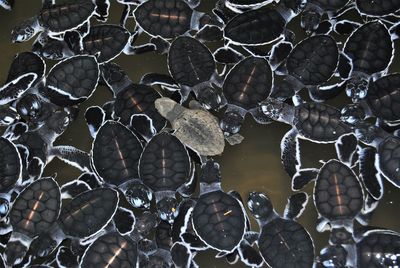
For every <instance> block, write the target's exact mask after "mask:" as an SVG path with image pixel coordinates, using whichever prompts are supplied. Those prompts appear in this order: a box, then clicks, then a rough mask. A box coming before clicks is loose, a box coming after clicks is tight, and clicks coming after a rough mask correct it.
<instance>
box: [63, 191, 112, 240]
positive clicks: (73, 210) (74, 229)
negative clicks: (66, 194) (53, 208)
mask: <svg viewBox="0 0 400 268" xmlns="http://www.w3.org/2000/svg"><path fill="white" fill-rule="evenodd" d="M118 201H119V198H118V192H117V191H115V190H113V189H111V188H98V189H94V190H90V191H86V192H84V193H82V194H80V195H78V196H76V197H75V198H74V199H72V200H71V202H69V203H68V204H67V205H66V206H64V207H63V209H62V211H61V213H60V218H59V219H58V224H59V226H60V228H61V230H62V231H63V232H64V234H65V235H66V236H69V237H76V238H87V237H90V236H92V235H93V234H95V233H97V232H98V231H100V230H101V229H103V228H104V227H105V226H106V225H107V224H108V223H109V221H110V220H111V219H112V217H113V216H114V213H115V211H116V210H117V206H118Z"/></svg>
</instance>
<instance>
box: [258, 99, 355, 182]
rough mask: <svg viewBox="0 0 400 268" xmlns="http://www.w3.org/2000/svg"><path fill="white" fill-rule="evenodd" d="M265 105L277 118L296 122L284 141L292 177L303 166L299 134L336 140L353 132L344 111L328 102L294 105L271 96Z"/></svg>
mask: <svg viewBox="0 0 400 268" xmlns="http://www.w3.org/2000/svg"><path fill="white" fill-rule="evenodd" d="M261 108H262V110H263V112H264V113H265V114H266V115H267V116H270V117H271V118H272V119H273V120H277V121H279V122H283V123H286V124H289V125H291V126H292V129H291V130H289V131H288V132H287V133H286V134H285V136H284V137H283V138H282V141H281V150H282V152H281V159H282V163H283V165H284V167H285V170H286V172H287V173H288V174H289V176H290V177H292V178H294V176H295V175H296V174H298V171H299V170H300V169H299V168H300V166H301V161H300V152H299V144H298V138H301V139H305V140H309V141H312V142H316V143H335V142H340V141H341V140H342V138H343V137H344V136H346V135H348V134H350V133H351V132H352V128H351V126H350V125H348V124H347V123H345V122H343V121H341V120H340V111H339V110H337V109H336V108H335V107H332V106H329V105H327V104H322V103H301V104H299V105H298V106H295V107H294V106H290V105H288V104H286V103H284V102H281V101H278V100H275V99H271V98H269V99H267V101H265V102H264V103H262V104H261ZM342 136H343V137H342Z"/></svg>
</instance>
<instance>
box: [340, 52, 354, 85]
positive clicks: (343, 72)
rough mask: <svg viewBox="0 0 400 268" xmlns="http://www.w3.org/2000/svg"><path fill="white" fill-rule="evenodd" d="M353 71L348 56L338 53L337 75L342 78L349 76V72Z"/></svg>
mask: <svg viewBox="0 0 400 268" xmlns="http://www.w3.org/2000/svg"><path fill="white" fill-rule="evenodd" d="M352 71H353V62H352V60H351V59H350V57H349V56H347V55H346V54H344V53H340V54H339V63H338V67H337V74H336V75H337V76H339V77H341V78H342V79H347V78H350V74H351V73H352Z"/></svg>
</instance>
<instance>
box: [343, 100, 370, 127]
mask: <svg viewBox="0 0 400 268" xmlns="http://www.w3.org/2000/svg"><path fill="white" fill-rule="evenodd" d="M340 112H341V116H340V119H341V120H343V121H345V122H347V123H349V124H352V125H355V124H358V123H359V122H361V121H363V120H364V119H365V117H366V115H365V111H364V109H363V108H362V106H361V105H360V104H358V103H351V104H348V105H346V106H345V107H343V109H342V110H341V111H340Z"/></svg>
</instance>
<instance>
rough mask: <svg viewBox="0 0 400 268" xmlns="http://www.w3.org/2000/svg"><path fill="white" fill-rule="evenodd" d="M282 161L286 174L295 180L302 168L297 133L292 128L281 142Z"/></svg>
mask: <svg viewBox="0 0 400 268" xmlns="http://www.w3.org/2000/svg"><path fill="white" fill-rule="evenodd" d="M281 161H282V164H283V167H284V169H285V171H286V173H287V174H288V175H289V176H290V177H291V178H293V177H294V175H295V174H296V173H297V170H298V169H299V167H300V166H301V162H300V148H299V141H298V138H297V131H296V130H295V129H294V128H292V129H291V130H289V131H288V132H287V133H286V134H285V136H283V138H282V141H281Z"/></svg>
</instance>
